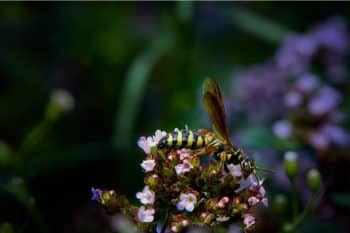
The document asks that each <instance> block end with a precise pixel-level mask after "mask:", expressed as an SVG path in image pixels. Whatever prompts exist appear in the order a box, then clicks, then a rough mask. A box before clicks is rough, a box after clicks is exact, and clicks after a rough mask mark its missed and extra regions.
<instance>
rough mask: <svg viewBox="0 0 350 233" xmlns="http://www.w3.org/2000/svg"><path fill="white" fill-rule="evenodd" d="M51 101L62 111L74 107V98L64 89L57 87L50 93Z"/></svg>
mask: <svg viewBox="0 0 350 233" xmlns="http://www.w3.org/2000/svg"><path fill="white" fill-rule="evenodd" d="M51 102H52V103H53V104H55V105H56V106H58V107H60V108H61V109H62V110H64V111H70V110H72V109H73V108H74V105H75V103H74V98H73V96H72V95H71V94H70V93H69V92H68V91H66V90H63V89H57V90H54V91H53V92H52V93H51Z"/></svg>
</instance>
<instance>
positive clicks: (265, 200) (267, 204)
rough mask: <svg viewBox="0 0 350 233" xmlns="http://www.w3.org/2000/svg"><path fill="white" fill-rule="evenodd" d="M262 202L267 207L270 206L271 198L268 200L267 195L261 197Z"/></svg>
mask: <svg viewBox="0 0 350 233" xmlns="http://www.w3.org/2000/svg"><path fill="white" fill-rule="evenodd" d="M261 202H262V203H263V205H264V206H265V207H268V206H269V200H268V199H267V198H266V197H264V198H263V199H261Z"/></svg>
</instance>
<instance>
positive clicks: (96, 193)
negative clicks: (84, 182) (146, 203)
mask: <svg viewBox="0 0 350 233" xmlns="http://www.w3.org/2000/svg"><path fill="white" fill-rule="evenodd" d="M91 192H92V197H91V200H93V201H97V202H101V199H102V193H103V191H102V190H101V189H99V188H97V189H95V188H93V187H92V188H91Z"/></svg>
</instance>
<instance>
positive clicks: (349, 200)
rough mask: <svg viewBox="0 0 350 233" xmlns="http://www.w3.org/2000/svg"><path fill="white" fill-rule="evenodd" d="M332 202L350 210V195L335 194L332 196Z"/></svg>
mask: <svg viewBox="0 0 350 233" xmlns="http://www.w3.org/2000/svg"><path fill="white" fill-rule="evenodd" d="M332 200H333V201H334V202H335V203H337V204H338V205H342V206H344V207H347V208H350V193H336V194H333V195H332Z"/></svg>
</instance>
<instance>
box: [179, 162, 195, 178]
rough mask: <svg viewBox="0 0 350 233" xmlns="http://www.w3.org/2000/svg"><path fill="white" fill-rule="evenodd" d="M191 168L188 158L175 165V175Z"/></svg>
mask: <svg viewBox="0 0 350 233" xmlns="http://www.w3.org/2000/svg"><path fill="white" fill-rule="evenodd" d="M192 168H193V166H192V164H191V163H190V162H189V161H188V160H186V159H185V160H184V161H182V163H180V164H178V165H176V166H175V171H176V174H177V175H180V174H182V173H186V172H189V171H190V170H191V169H192Z"/></svg>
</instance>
